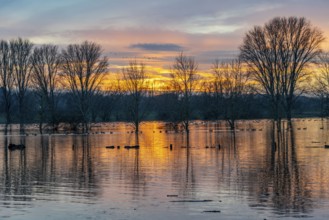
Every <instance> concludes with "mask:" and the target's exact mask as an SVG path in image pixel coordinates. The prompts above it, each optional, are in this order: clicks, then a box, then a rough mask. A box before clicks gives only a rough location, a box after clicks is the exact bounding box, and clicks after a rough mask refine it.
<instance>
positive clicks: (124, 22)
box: [0, 0, 329, 76]
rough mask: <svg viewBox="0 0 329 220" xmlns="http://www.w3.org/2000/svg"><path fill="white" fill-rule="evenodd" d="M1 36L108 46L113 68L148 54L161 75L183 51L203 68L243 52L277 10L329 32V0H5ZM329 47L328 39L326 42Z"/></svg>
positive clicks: (106, 50)
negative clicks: (249, 38) (249, 33)
mask: <svg viewBox="0 0 329 220" xmlns="http://www.w3.org/2000/svg"><path fill="white" fill-rule="evenodd" d="M0 4H1V6H0V38H1V39H8V40H9V39H12V38H16V37H23V38H28V39H30V40H31V41H32V42H34V43H35V44H45V43H52V44H57V45H60V46H63V47H64V46H65V45H67V44H71V43H81V42H83V41H85V40H89V41H94V42H97V43H99V44H101V45H102V47H103V52H104V54H105V55H107V56H108V57H109V62H110V65H111V68H112V69H113V70H115V69H120V67H121V66H122V65H124V64H125V63H128V61H129V60H132V59H141V60H144V61H145V62H146V63H147V64H148V65H149V66H152V68H153V71H154V72H157V73H158V74H159V76H160V75H161V74H162V75H165V74H166V71H165V69H168V68H169V67H170V65H171V64H172V62H173V61H174V57H175V56H177V55H178V53H179V52H181V51H183V52H184V53H185V54H186V55H188V56H193V57H195V59H196V60H197V62H198V63H199V67H200V69H203V70H206V69H209V68H210V65H211V63H212V62H213V61H214V60H215V59H226V58H231V57H234V56H236V55H237V54H238V48H239V46H240V45H241V43H242V41H243V37H244V35H245V33H246V32H247V31H248V30H250V29H251V28H252V27H253V26H255V25H263V24H265V23H266V22H268V21H269V20H270V19H272V18H274V17H277V16H287V17H288V16H297V17H301V16H303V17H306V18H307V19H308V20H309V21H310V22H311V23H312V24H313V25H314V26H316V27H318V28H319V29H321V30H322V31H323V32H324V35H325V36H326V37H327V38H329V13H328V9H329V1H328V0H56V1H54V0H47V1H46V0H0ZM323 48H324V49H329V43H328V40H327V41H326V42H325V43H324V44H323Z"/></svg>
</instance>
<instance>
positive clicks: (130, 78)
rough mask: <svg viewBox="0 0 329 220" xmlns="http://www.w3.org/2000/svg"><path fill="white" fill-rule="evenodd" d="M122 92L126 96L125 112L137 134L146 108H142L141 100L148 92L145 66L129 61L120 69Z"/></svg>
mask: <svg viewBox="0 0 329 220" xmlns="http://www.w3.org/2000/svg"><path fill="white" fill-rule="evenodd" d="M122 75H123V80H124V81H123V83H124V86H123V90H125V91H126V95H128V102H127V105H126V107H127V110H128V113H129V118H130V121H131V122H132V124H133V126H134V129H135V132H136V133H138V132H139V125H140V123H141V121H142V120H143V118H144V117H145V113H146V108H145V106H144V108H142V99H143V97H144V96H146V94H147V92H148V83H147V75H146V72H145V64H144V63H143V62H141V63H137V61H136V60H134V61H130V62H129V65H128V66H127V67H125V68H123V69H122Z"/></svg>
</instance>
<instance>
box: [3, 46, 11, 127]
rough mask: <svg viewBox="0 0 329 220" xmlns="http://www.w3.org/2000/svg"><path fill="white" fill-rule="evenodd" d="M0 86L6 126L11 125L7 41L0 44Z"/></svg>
mask: <svg viewBox="0 0 329 220" xmlns="http://www.w3.org/2000/svg"><path fill="white" fill-rule="evenodd" d="M0 85H1V89H2V95H3V101H4V109H5V115H6V131H7V126H8V125H9V124H10V123H11V111H12V109H11V108H12V93H13V87H14V74H13V60H12V51H11V49H10V45H9V43H8V42H7V41H3V40H2V41H1V42H0Z"/></svg>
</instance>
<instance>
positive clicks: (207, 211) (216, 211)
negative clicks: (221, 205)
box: [203, 210, 221, 213]
mask: <svg viewBox="0 0 329 220" xmlns="http://www.w3.org/2000/svg"><path fill="white" fill-rule="evenodd" d="M220 212H221V211H220V210H206V211H203V213H220Z"/></svg>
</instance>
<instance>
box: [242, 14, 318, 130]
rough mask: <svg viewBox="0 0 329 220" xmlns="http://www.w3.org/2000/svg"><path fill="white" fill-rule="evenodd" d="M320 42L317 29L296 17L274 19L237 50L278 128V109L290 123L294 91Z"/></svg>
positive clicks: (279, 115) (248, 34)
mask: <svg viewBox="0 0 329 220" xmlns="http://www.w3.org/2000/svg"><path fill="white" fill-rule="evenodd" d="M323 40H324V37H323V34H322V32H321V31H320V30H318V29H317V28H314V27H312V25H311V23H310V22H309V21H307V20H306V19H305V18H297V17H289V18H285V17H283V18H281V17H277V18H274V19H272V20H271V21H270V22H268V23H267V24H265V25H264V26H263V27H260V26H255V27H254V28H253V29H252V30H250V31H249V32H248V33H247V34H246V36H245V38H244V41H243V45H242V46H241V47H240V51H241V58H242V60H243V61H245V62H246V63H247V64H248V65H249V67H250V68H251V70H252V73H253V76H254V79H255V80H256V81H257V82H258V83H259V85H260V86H261V88H262V89H263V92H264V93H266V94H267V95H268V96H269V97H270V99H271V104H272V111H273V115H274V119H275V120H276V121H277V122H278V125H280V124H281V123H280V120H281V117H282V116H283V112H282V110H284V111H285V115H286V117H287V119H288V120H289V121H290V119H291V110H292V106H293V104H294V101H295V99H294V98H295V96H296V94H295V92H296V88H297V86H298V84H299V83H300V81H301V80H303V79H304V78H305V76H306V71H305V69H306V67H307V66H308V64H309V63H310V62H311V61H312V60H313V59H314V58H315V57H316V56H317V55H318V54H319V53H320V49H319V47H320V44H321V42H323ZM278 129H279V130H280V126H278Z"/></svg>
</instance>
